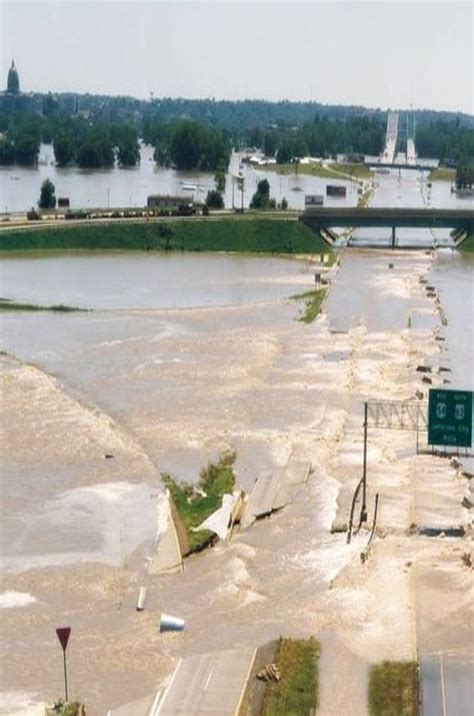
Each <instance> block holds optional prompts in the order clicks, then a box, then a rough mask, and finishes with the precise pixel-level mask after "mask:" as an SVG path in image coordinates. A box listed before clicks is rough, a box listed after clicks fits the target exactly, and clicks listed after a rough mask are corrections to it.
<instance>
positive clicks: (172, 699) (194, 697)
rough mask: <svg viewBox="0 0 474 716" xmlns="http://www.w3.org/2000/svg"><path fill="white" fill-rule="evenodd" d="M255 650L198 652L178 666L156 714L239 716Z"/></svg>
mask: <svg viewBox="0 0 474 716" xmlns="http://www.w3.org/2000/svg"><path fill="white" fill-rule="evenodd" d="M254 658H255V649H238V650H237V649H236V650H232V651H222V652H217V653H214V654H197V655H196V656H190V657H189V658H188V659H185V660H184V661H182V662H181V663H180V664H179V666H178V668H177V669H176V671H175V673H174V676H173V678H172V681H171V683H170V686H169V687H168V689H167V691H166V692H165V694H164V696H163V698H162V700H161V703H160V705H159V706H158V708H157V710H156V711H154V716H211V714H212V716H235V714H237V712H238V709H239V707H240V703H241V699H242V696H243V693H244V690H245V686H246V684H247V679H248V676H249V673H250V669H251V667H252V664H253V661H254Z"/></svg>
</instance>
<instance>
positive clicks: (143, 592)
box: [137, 587, 146, 612]
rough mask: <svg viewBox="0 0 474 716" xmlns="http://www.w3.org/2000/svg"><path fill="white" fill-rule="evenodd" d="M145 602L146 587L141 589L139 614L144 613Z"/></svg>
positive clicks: (138, 602) (138, 604)
mask: <svg viewBox="0 0 474 716" xmlns="http://www.w3.org/2000/svg"><path fill="white" fill-rule="evenodd" d="M145 600H146V587H140V591H139V592H138V601H137V612H142V611H143V610H144V609H145Z"/></svg>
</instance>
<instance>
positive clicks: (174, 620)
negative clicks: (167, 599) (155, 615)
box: [160, 614, 184, 632]
mask: <svg viewBox="0 0 474 716" xmlns="http://www.w3.org/2000/svg"><path fill="white" fill-rule="evenodd" d="M183 629H184V619H181V618H180V617H173V616H171V614H162V615H161V619H160V631H161V632H163V631H183Z"/></svg>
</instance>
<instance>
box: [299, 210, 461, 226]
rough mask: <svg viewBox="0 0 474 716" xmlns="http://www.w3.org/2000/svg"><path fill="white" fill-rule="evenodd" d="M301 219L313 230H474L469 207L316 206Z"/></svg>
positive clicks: (304, 213)
mask: <svg viewBox="0 0 474 716" xmlns="http://www.w3.org/2000/svg"><path fill="white" fill-rule="evenodd" d="M300 220H301V221H303V222H304V223H306V224H309V225H310V226H312V227H313V228H316V229H320V228H321V229H326V228H331V227H334V226H340V227H346V226H351V227H361V226H373V227H396V228H401V227H404V228H412V229H416V228H424V229H452V230H462V229H466V230H467V231H469V232H471V231H473V230H474V210H472V209H471V210H469V209H423V208H420V209H419V208H405V209H404V208H398V207H397V208H394V209H390V208H385V207H380V208H378V207H368V208H358V207H341V208H338V207H324V208H320V207H319V208H314V209H307V210H306V211H304V212H303V214H301V216H300Z"/></svg>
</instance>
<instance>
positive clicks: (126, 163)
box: [117, 138, 140, 167]
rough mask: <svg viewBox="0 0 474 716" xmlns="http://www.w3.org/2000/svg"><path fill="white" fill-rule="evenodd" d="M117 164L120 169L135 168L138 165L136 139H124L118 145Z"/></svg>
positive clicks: (138, 156) (138, 149) (138, 150)
mask: <svg viewBox="0 0 474 716" xmlns="http://www.w3.org/2000/svg"><path fill="white" fill-rule="evenodd" d="M117 158H118V163H119V164H120V166H121V167H135V166H136V165H137V164H139V163H140V146H139V144H138V142H137V140H136V139H132V138H130V139H124V140H123V141H121V142H119V144H118V152H117Z"/></svg>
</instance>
